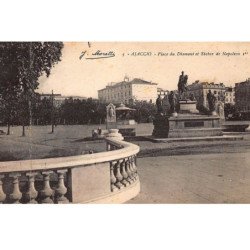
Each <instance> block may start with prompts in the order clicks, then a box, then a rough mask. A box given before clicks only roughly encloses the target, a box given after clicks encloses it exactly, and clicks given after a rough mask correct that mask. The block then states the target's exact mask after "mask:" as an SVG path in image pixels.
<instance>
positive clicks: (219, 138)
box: [0, 41, 250, 204]
mask: <svg viewBox="0 0 250 250" xmlns="http://www.w3.org/2000/svg"><path fill="white" fill-rule="evenodd" d="M249 50H250V43H249V42H95V41H85V42H60V41H59V42H51V41H48V42H38V41H36V42H21V41H20V42H17V41H16V42H0V114H1V115H0V203H2V204H12V203H15V204H16V203H17V204H77V203H81V204H90V203H91V204H92V203H95V204H122V203H125V204H225V203H227V204H228V203H229V204H242V203H246V204H248V203H250V191H249V190H250V189H249V187H250V164H249V162H250V156H249V152H250V126H249V125H250V68H249V64H250V55H249Z"/></svg>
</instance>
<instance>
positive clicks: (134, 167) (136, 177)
mask: <svg viewBox="0 0 250 250" xmlns="http://www.w3.org/2000/svg"><path fill="white" fill-rule="evenodd" d="M135 160H136V156H135V155H134V156H133V157H132V165H133V169H134V176H135V179H136V180H137V179H138V174H137V167H136V163H135Z"/></svg>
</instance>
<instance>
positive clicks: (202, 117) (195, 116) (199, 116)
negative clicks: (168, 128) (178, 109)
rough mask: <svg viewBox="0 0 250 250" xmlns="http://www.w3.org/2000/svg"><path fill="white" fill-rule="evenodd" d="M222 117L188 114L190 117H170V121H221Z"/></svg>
mask: <svg viewBox="0 0 250 250" xmlns="http://www.w3.org/2000/svg"><path fill="white" fill-rule="evenodd" d="M219 119H220V117H219V116H217V115H216V116H215V115H214V116H213V115H211V116H209V115H196V114H191V115H190V114H188V115H184V114H178V116H175V117H169V121H175V120H178V121H187V120H188V121H189V120H203V121H205V120H219Z"/></svg>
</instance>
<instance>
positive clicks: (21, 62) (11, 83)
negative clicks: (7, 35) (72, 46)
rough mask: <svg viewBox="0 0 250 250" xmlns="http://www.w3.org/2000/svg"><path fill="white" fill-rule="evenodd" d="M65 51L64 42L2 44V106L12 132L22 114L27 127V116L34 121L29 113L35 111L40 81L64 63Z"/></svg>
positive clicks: (0, 77) (0, 78)
mask: <svg viewBox="0 0 250 250" xmlns="http://www.w3.org/2000/svg"><path fill="white" fill-rule="evenodd" d="M62 48H63V43H62V42H1V43H0V72H1V74H0V104H1V105H2V108H3V110H4V111H3V113H4V120H5V121H6V123H7V125H8V133H9V126H10V124H11V122H12V121H13V119H14V118H16V114H17V113H19V114H20V115H22V119H21V120H22V121H21V122H22V125H23V128H24V126H25V124H26V122H27V117H29V118H30V114H27V113H26V111H28V112H29V111H30V110H31V103H32V100H33V99H34V98H35V90H36V89H37V87H38V85H39V83H38V79H39V77H40V76H41V75H42V74H46V76H47V77H48V76H49V75H50V70H51V68H52V67H53V66H54V65H55V64H56V63H57V62H58V61H60V58H61V51H62ZM27 107H28V109H27ZM20 108H21V110H22V112H21V113H20ZM18 111H19V112H18ZM23 131H24V129H23ZM23 135H24V132H23Z"/></svg>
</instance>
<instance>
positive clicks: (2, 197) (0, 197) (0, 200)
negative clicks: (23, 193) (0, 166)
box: [0, 174, 6, 204]
mask: <svg viewBox="0 0 250 250" xmlns="http://www.w3.org/2000/svg"><path fill="white" fill-rule="evenodd" d="M3 178H4V175H3V174H1V175H0V204H2V203H3V202H4V201H5V199H6V194H5V193H4V191H3V182H2V179H3Z"/></svg>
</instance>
